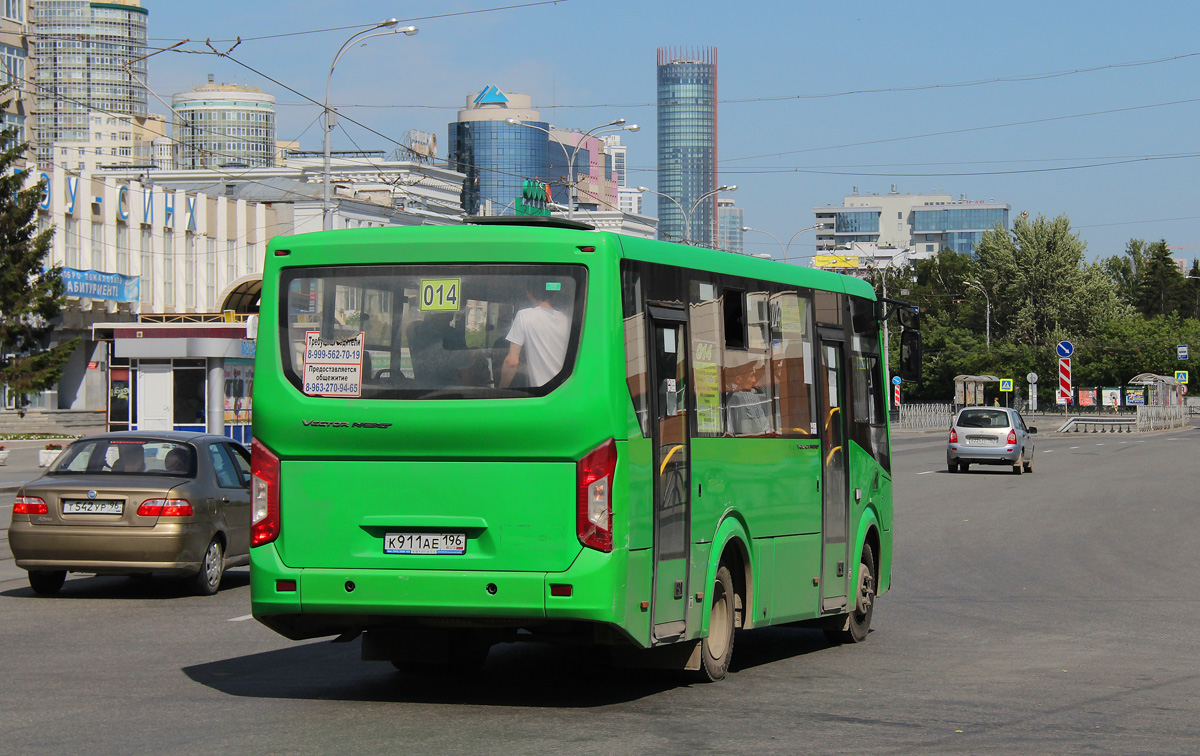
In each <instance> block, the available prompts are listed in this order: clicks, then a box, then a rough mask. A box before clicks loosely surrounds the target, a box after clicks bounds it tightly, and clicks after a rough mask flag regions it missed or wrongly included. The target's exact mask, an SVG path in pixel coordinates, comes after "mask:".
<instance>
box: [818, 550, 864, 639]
mask: <svg viewBox="0 0 1200 756" xmlns="http://www.w3.org/2000/svg"><path fill="white" fill-rule="evenodd" d="M874 611H875V554H874V552H872V551H871V546H870V544H866V543H864V544H863V550H862V560H861V561H860V562H859V565H858V586H857V589H856V590H855V592H854V608H853V609H852V610H851V611H850V614H849V615H847V616H846V619H845V624H844V625H843V626H842V627H841V628H840V629H837V630H833V629H827V630H825V637H826V638H828V639H829V640H830V641H832V642H833V643H862V642H863V641H865V640H866V639H867V633H868V632H870V630H871V615H872V614H873V613H874Z"/></svg>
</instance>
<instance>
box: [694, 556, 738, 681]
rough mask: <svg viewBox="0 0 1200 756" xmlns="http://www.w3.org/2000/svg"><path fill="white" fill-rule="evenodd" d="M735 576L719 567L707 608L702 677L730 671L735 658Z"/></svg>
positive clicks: (716, 677) (719, 676) (717, 676)
mask: <svg viewBox="0 0 1200 756" xmlns="http://www.w3.org/2000/svg"><path fill="white" fill-rule="evenodd" d="M734 601H735V596H734V593H733V576H732V575H730V574H729V568H728V567H726V566H725V565H723V564H722V565H721V566H720V567H718V568H717V577H716V579H715V580H713V586H712V604H711V605H710V608H709V610H708V635H707V636H706V637H705V638H704V640H702V641H701V642H700V671H701V672H702V674H703V679H706V680H709V681H712V682H716V681H717V680H720V679H722V678H724V677H725V674H726V673H727V672H729V660H730V659H731V658H733V615H734Z"/></svg>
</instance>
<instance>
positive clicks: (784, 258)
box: [783, 223, 829, 262]
mask: <svg viewBox="0 0 1200 756" xmlns="http://www.w3.org/2000/svg"><path fill="white" fill-rule="evenodd" d="M828 226H829V224H828V223H817V224H816V225H813V226H809V227H808V228H802V229H800V230H799V231H797V232H796V233H794V234H792V238H791V239H788V243H787V246H786V247H784V248H783V262H787V259H788V250H789V249H791V248H792V242H794V241H795V240H796V237H797V236H799V235H800V234H802V233H804V232H805V231H813V230H815V229H820V228H826V227H828Z"/></svg>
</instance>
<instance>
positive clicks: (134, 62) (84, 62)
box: [32, 0, 148, 164]
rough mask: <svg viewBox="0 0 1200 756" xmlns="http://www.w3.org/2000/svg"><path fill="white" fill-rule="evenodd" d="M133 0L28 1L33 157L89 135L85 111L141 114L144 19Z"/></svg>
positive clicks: (144, 12) (143, 100)
mask: <svg viewBox="0 0 1200 756" xmlns="http://www.w3.org/2000/svg"><path fill="white" fill-rule="evenodd" d="M147 15H148V11H147V10H146V9H145V8H142V7H141V4H140V1H139V0H110V1H109V2H104V3H97V2H90V1H89V0H33V5H32V17H33V21H34V27H35V28H36V29H37V36H36V37H35V38H34V45H33V47H34V49H33V53H34V57H35V59H36V61H37V72H36V74H35V75H36V80H37V86H38V102H37V118H36V129H37V134H36V142H37V155H38V161H39V162H41V163H44V164H48V163H49V161H50V159H51V150H52V148H53V146H54V144H55V143H56V142H86V141H88V129H89V122H88V115H89V112H90V111H99V112H101V113H105V114H107V115H114V116H132V117H134V118H140V117H145V115H146V112H147V110H146V85H145V81H146V61H145V60H144V58H143V56H144V55H145V54H146V18H147Z"/></svg>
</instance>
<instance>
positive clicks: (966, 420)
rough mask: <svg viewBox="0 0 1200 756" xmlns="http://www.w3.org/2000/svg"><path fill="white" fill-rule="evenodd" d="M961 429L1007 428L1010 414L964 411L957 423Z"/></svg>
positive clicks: (992, 411) (989, 411)
mask: <svg viewBox="0 0 1200 756" xmlns="http://www.w3.org/2000/svg"><path fill="white" fill-rule="evenodd" d="M955 425H957V426H958V427H960V428H1007V427H1008V413H1007V412H1005V411H1003V410H992V409H969V410H963V411H962V414H960V415H959V416H958V422H956V423H955Z"/></svg>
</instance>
